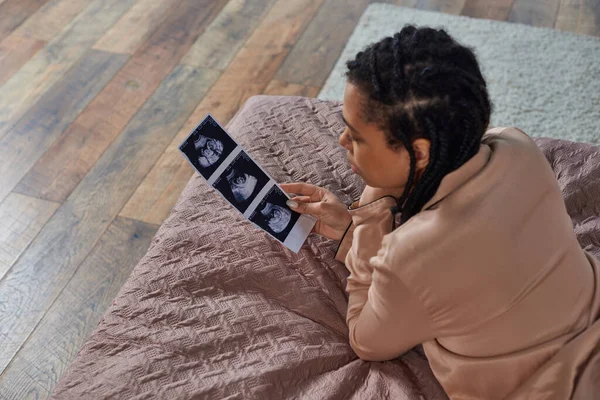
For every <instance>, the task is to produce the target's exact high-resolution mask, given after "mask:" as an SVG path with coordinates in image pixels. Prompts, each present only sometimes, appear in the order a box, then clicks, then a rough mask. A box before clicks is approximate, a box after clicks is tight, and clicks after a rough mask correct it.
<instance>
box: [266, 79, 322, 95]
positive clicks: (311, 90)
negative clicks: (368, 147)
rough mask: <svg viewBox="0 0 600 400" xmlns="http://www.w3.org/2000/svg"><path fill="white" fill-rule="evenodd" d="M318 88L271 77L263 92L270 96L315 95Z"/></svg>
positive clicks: (317, 92)
mask: <svg viewBox="0 0 600 400" xmlns="http://www.w3.org/2000/svg"><path fill="white" fill-rule="evenodd" d="M320 90H321V88H320V87H317V86H302V85H297V84H295V83H289V82H284V81H280V80H278V79H273V80H272V81H271V82H269V86H267V88H266V89H265V91H264V93H263V94H268V95H272V96H304V97H317V95H318V94H319V91H320Z"/></svg>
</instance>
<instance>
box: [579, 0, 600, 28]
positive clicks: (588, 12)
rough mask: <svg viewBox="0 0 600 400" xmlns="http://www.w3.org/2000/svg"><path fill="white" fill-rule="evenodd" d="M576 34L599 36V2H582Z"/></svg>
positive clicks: (587, 0)
mask: <svg viewBox="0 0 600 400" xmlns="http://www.w3.org/2000/svg"><path fill="white" fill-rule="evenodd" d="M581 5H582V8H581V9H580V11H579V23H578V26H577V33H581V34H584V35H592V36H600V0H582V4H581Z"/></svg>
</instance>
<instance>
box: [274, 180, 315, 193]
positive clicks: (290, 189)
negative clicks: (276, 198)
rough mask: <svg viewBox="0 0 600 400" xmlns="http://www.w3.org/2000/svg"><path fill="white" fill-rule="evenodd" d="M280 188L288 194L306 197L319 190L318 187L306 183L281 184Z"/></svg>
mask: <svg viewBox="0 0 600 400" xmlns="http://www.w3.org/2000/svg"><path fill="white" fill-rule="evenodd" d="M280 186H281V188H282V189H283V190H284V191H285V192H287V193H297V194H302V195H305V196H312V195H313V194H315V193H316V192H317V191H318V190H319V187H318V186H315V185H312V184H310V183H304V182H293V183H281V184H280Z"/></svg>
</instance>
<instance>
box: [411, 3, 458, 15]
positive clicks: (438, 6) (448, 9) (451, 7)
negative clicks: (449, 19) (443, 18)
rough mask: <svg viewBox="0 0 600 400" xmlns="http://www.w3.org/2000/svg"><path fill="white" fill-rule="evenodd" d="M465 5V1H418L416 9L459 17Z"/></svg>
mask: <svg viewBox="0 0 600 400" xmlns="http://www.w3.org/2000/svg"><path fill="white" fill-rule="evenodd" d="M464 5H465V0H418V1H417V3H416V5H415V8H418V9H421V10H429V11H439V12H443V13H446V14H454V15H459V14H460V13H461V12H462V9H463V7H464Z"/></svg>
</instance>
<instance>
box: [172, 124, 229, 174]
mask: <svg viewBox="0 0 600 400" xmlns="http://www.w3.org/2000/svg"><path fill="white" fill-rule="evenodd" d="M236 147H237V144H236V143H235V141H234V140H233V139H232V138H231V137H230V136H229V135H228V134H227V132H225V131H224V130H223V129H222V128H221V127H220V126H219V124H218V123H217V121H215V120H214V119H213V118H212V117H210V116H209V117H207V118H206V119H205V120H203V121H202V123H201V124H200V125H198V127H196V129H194V132H192V134H191V135H190V136H189V137H188V138H187V139H186V140H185V141H184V142H183V143H182V144H181V145H180V146H179V149H180V150H181V151H182V152H183V153H184V154H185V155H186V157H187V158H188V160H189V161H190V162H191V163H192V165H193V166H194V168H196V170H198V172H199V173H200V174H201V175H202V176H203V177H204V179H206V180H208V179H209V178H210V177H211V175H212V174H213V172H215V170H216V169H217V168H218V167H219V166H220V165H221V164H222V163H223V160H225V159H226V158H227V156H228V155H229V154H231V152H232V151H233V150H234V149H235V148H236Z"/></svg>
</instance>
